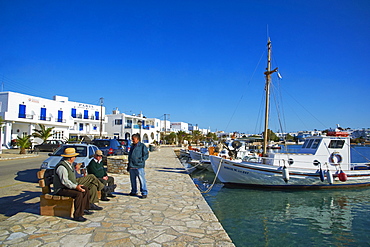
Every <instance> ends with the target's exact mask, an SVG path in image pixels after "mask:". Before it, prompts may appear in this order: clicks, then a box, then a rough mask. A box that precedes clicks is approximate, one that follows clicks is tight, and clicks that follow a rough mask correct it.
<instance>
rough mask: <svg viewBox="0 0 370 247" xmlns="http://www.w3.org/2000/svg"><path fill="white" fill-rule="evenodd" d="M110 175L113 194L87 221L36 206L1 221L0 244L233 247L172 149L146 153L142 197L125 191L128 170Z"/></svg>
mask: <svg viewBox="0 0 370 247" xmlns="http://www.w3.org/2000/svg"><path fill="white" fill-rule="evenodd" d="M111 175H113V176H114V177H115V179H116V183H117V189H116V192H115V195H116V196H117V197H115V198H111V201H109V202H100V203H99V205H100V206H102V207H104V209H103V210H102V211H95V212H94V214H93V215H87V216H85V217H86V218H87V219H88V220H87V221H86V222H83V223H79V222H75V221H72V220H70V219H65V218H60V217H53V216H40V215H39V206H36V207H34V208H30V209H29V210H27V212H21V213H18V214H16V215H14V216H12V217H10V218H9V219H7V220H5V221H2V222H0V246H234V244H233V243H232V241H231V239H230V238H229V236H228V235H227V233H226V232H225V230H224V229H223V227H222V225H221V224H220V223H219V221H218V219H217V218H216V216H215V215H214V213H213V212H212V210H211V208H210V207H209V206H208V204H207V202H206V201H205V200H204V198H203V196H202V195H201V193H200V192H199V190H198V189H197V188H196V186H195V185H194V183H193V181H192V180H191V178H190V177H189V175H188V174H186V171H185V169H184V168H183V167H182V165H181V163H180V161H179V160H178V159H177V157H176V155H175V153H174V152H173V148H171V147H161V150H160V151H156V152H151V153H150V158H149V159H148V161H147V166H146V177H147V183H148V190H149V194H148V198H146V199H141V198H140V197H132V196H128V193H129V192H130V183H129V177H128V175H123V174H119V175H116V174H111ZM9 206H11V205H9Z"/></svg>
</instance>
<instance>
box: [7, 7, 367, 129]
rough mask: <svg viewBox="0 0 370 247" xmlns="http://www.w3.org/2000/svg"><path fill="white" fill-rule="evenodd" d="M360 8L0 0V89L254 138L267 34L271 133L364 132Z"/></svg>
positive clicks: (363, 49) (364, 75) (364, 29)
mask: <svg viewBox="0 0 370 247" xmlns="http://www.w3.org/2000/svg"><path fill="white" fill-rule="evenodd" d="M369 11H370V1H368V0H346V1H344V0H341V1H340V0H338V1H331V0H324V1H322V0H319V1H317V0H313V1H296V0H286V1H269V0H266V1H257V0H256V1H248V0H242V1H230V0H225V1H217V0H216V1H200V0H197V1H192V0H189V1H160V0H159V1H145V0H143V1H125V0H116V1H109V0H108V1H91V0H90V1H69V0H65V1H50V0H45V1H41V0H33V1H28V0H22V1H21V0H12V1H9V0H0V79H1V80H2V83H3V87H2V88H3V90H4V91H16V92H20V93H25V94H30V95H34V96H40V97H45V98H50V99H51V98H52V97H53V96H54V95H62V96H68V97H69V99H70V100H71V101H78V102H84V103H91V104H97V105H98V104H99V98H101V97H103V98H104V106H105V107H106V109H107V112H111V111H112V110H113V109H114V108H115V107H118V109H119V110H120V111H121V112H124V113H127V114H133V113H135V114H137V113H140V112H141V111H142V112H143V114H144V115H145V116H147V117H157V118H161V119H163V115H164V114H170V120H171V121H183V122H188V123H192V124H193V125H198V126H199V127H200V128H208V127H210V128H211V130H212V131H215V130H225V131H240V132H244V133H260V132H261V131H262V129H263V125H262V120H261V117H262V116H263V110H262V108H263V90H264V83H265V82H264V77H263V72H264V70H265V68H266V43H267V37H268V36H270V38H271V40H272V46H273V59H274V60H273V67H274V68H275V67H279V71H280V74H281V75H282V76H283V79H282V80H278V78H277V77H276V76H274V77H273V83H274V88H280V93H278V92H276V93H275V90H274V93H273V94H272V102H273V103H272V105H271V116H272V118H271V122H270V128H271V129H272V130H273V131H280V130H281V128H280V126H282V129H283V131H297V130H313V129H326V128H329V127H335V124H340V125H341V126H342V127H352V128H363V127H370V114H369V112H370V111H369V105H370V97H369V92H370V83H369V79H368V78H369V76H368V73H369V67H370V62H369V58H370V48H369V40H370V15H369V14H368V13H369ZM275 85H276V86H275ZM274 102H277V103H274ZM275 105H277V107H276V106H275ZM276 108H279V109H281V110H282V112H281V113H280V114H279V115H280V119H281V120H280V123H279V121H278V118H277V116H278V114H277V113H275V109H276Z"/></svg>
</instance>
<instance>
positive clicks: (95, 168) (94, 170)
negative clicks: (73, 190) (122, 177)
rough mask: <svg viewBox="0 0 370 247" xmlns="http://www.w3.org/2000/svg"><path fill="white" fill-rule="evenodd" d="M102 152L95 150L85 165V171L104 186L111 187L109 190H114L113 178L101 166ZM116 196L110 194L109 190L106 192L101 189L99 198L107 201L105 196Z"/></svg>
mask: <svg viewBox="0 0 370 247" xmlns="http://www.w3.org/2000/svg"><path fill="white" fill-rule="evenodd" d="M102 160H103V152H102V151H101V150H96V152H95V154H94V159H92V160H91V161H90V163H89V165H88V166H87V173H88V174H94V175H95V176H96V177H97V178H98V179H99V180H100V182H102V183H103V184H104V185H105V186H108V187H109V188H111V190H110V191H114V189H115V188H116V185H115V184H114V178H113V177H111V176H108V175H107V172H106V171H105V169H104V167H103V162H102ZM108 196H109V197H116V196H114V195H112V193H111V192H107V191H105V190H102V193H101V199H100V200H102V201H109V200H110V199H108V198H107V197H108Z"/></svg>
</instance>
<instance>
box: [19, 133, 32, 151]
mask: <svg viewBox="0 0 370 247" xmlns="http://www.w3.org/2000/svg"><path fill="white" fill-rule="evenodd" d="M30 138H31V135H25V136H23V137H19V136H17V140H16V143H17V146H19V148H20V151H19V153H20V154H26V149H27V148H29V147H30V146H31V140H30Z"/></svg>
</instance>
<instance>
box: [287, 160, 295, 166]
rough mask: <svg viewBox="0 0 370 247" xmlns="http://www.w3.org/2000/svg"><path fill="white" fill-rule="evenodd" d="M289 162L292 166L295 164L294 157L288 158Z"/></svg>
mask: <svg viewBox="0 0 370 247" xmlns="http://www.w3.org/2000/svg"><path fill="white" fill-rule="evenodd" d="M288 164H289V165H290V166H291V165H293V164H294V160H293V159H292V158H289V159H288Z"/></svg>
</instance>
